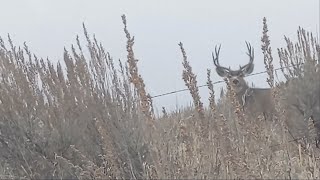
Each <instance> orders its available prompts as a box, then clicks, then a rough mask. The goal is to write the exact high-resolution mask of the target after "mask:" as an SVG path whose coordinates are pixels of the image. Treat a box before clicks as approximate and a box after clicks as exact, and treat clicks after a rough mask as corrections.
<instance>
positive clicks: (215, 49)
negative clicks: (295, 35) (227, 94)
mask: <svg viewBox="0 0 320 180" xmlns="http://www.w3.org/2000/svg"><path fill="white" fill-rule="evenodd" d="M220 49H221V45H219V48H218V47H217V46H215V48H214V52H215V55H214V54H213V52H212V59H213V63H214V65H215V66H216V67H217V68H218V69H222V70H226V71H230V69H229V68H226V67H223V66H220V63H219V53H220Z"/></svg>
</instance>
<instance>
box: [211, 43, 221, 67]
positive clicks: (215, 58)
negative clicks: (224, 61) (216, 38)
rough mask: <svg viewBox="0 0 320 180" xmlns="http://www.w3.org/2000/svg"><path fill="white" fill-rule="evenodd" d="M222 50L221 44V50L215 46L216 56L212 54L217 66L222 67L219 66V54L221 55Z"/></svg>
mask: <svg viewBox="0 0 320 180" xmlns="http://www.w3.org/2000/svg"><path fill="white" fill-rule="evenodd" d="M220 49H221V44H220V45H219V48H218V47H217V46H215V48H214V52H215V54H216V55H214V54H213V52H212V59H213V63H214V65H216V66H220V65H219V53H220Z"/></svg>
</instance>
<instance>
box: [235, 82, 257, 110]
mask: <svg viewBox="0 0 320 180" xmlns="http://www.w3.org/2000/svg"><path fill="white" fill-rule="evenodd" d="M252 93H253V89H252V88H250V87H249V86H246V87H244V88H242V89H241V91H239V92H238V93H237V99H238V101H239V103H240V105H241V106H242V107H245V106H247V105H248V101H250V99H251V98H252Z"/></svg>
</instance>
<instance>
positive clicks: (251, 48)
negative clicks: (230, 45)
mask: <svg viewBox="0 0 320 180" xmlns="http://www.w3.org/2000/svg"><path fill="white" fill-rule="evenodd" d="M246 45H247V49H248V52H247V55H248V56H249V58H250V59H249V63H248V64H246V65H244V66H242V67H241V68H240V69H241V70H244V69H247V68H248V67H249V66H252V64H253V60H254V48H253V47H252V46H251V45H250V43H248V42H247V41H246Z"/></svg>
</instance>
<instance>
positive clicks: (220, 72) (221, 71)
mask: <svg viewBox="0 0 320 180" xmlns="http://www.w3.org/2000/svg"><path fill="white" fill-rule="evenodd" d="M216 72H217V74H218V75H219V76H221V77H227V75H228V72H227V71H226V70H225V69H223V68H219V67H217V68H216Z"/></svg>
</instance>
